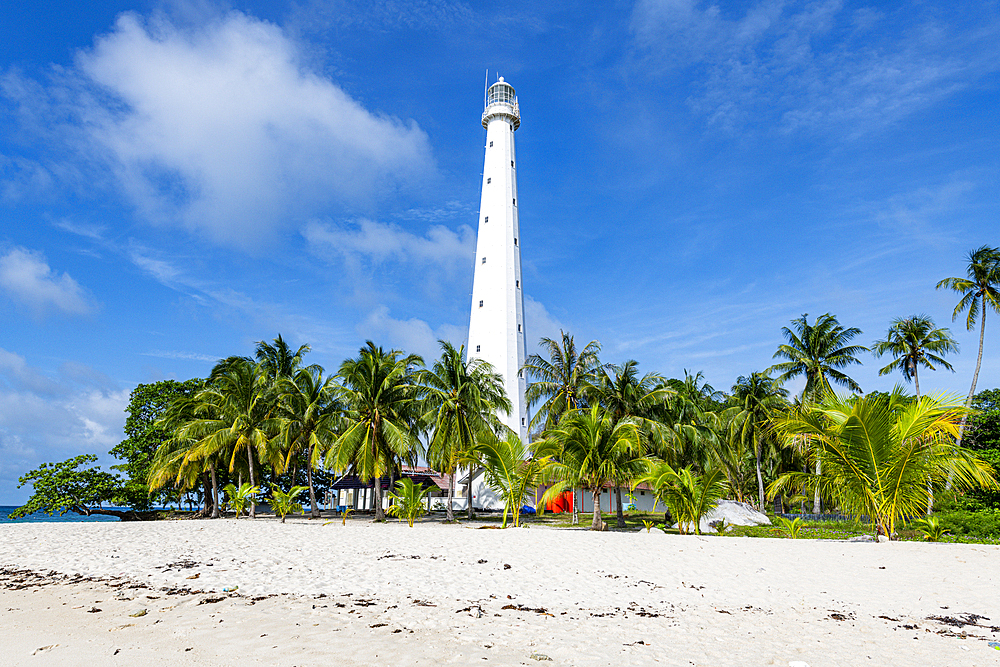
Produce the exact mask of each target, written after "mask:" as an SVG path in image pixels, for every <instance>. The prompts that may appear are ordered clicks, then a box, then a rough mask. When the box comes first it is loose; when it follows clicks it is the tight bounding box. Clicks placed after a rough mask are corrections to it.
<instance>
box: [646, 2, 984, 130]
mask: <svg viewBox="0 0 1000 667" xmlns="http://www.w3.org/2000/svg"><path fill="white" fill-rule="evenodd" d="M978 12H979V13H981V18H982V21H981V23H980V25H978V26H976V28H975V29H969V26H967V25H965V24H964V23H965V22H967V21H975V20H976V19H975V18H973V17H974V16H976V12H970V13H963V12H961V11H958V10H956V12H954V13H953V14H952V15H950V16H941V15H939V14H937V13H936V12H935V10H934V9H933V8H929V7H928V8H924V9H921V8H919V7H918V8H916V9H915V10H914V11H901V12H898V13H887V14H882V13H879V12H874V11H872V10H870V9H861V10H857V11H855V10H853V9H851V8H849V7H846V6H845V3H843V2H842V1H841V0H818V1H814V2H800V3H788V2H779V1H777V0H762V1H760V2H757V3H755V4H753V5H751V6H750V7H749V8H747V9H746V10H745V12H743V13H742V14H736V12H735V11H728V10H726V9H720V7H719V6H718V5H716V4H709V5H706V4H704V3H701V2H697V1H696V0H640V1H639V2H638V3H637V4H636V7H635V10H634V13H633V17H632V28H633V31H634V33H635V37H636V44H637V46H638V55H639V59H640V63H641V66H642V67H643V68H644V69H649V70H652V71H654V72H655V73H656V74H657V75H662V74H664V73H667V72H670V71H676V70H685V71H689V72H691V71H693V72H694V74H695V77H696V79H697V80H698V81H700V82H701V83H700V84H699V85H698V87H697V88H696V90H695V92H694V93H693V94H692V95H691V96H690V97H689V98H688V103H689V104H690V106H691V107H692V109H693V110H695V111H696V112H697V113H699V114H701V115H702V116H703V117H704V118H706V119H707V121H708V123H709V124H711V125H713V126H715V127H717V128H721V129H725V130H729V131H734V132H735V131H741V130H744V129H745V128H747V127H749V126H756V125H761V124H764V123H771V124H773V125H774V126H776V127H778V128H780V129H782V130H784V131H795V130H800V129H814V128H829V127H835V128H840V129H842V130H844V131H846V132H847V133H848V134H849V135H860V134H864V133H866V132H870V131H873V130H878V129H880V128H882V127H884V126H886V125H889V124H891V123H894V122H895V121H897V120H899V119H900V118H903V117H905V116H907V115H909V114H911V113H913V112H915V111H917V110H919V109H923V108H926V107H927V106H929V105H932V104H934V103H936V102H938V101H939V100H941V99H944V98H946V97H947V96H949V95H951V94H953V93H954V92H955V91H957V90H961V89H964V88H968V87H969V86H971V85H973V84H974V82H975V81H977V80H978V79H981V78H982V77H984V76H988V75H989V74H991V73H995V72H996V71H997V70H998V69H1000V64H998V62H1000V61H998V57H1000V48H998V46H997V44H998V43H1000V42H998V40H997V36H998V33H1000V23H998V22H997V20H996V17H995V15H991V14H990V11H989V10H983V9H980V10H978Z"/></svg>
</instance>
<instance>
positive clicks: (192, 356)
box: [142, 350, 226, 361]
mask: <svg viewBox="0 0 1000 667" xmlns="http://www.w3.org/2000/svg"><path fill="white" fill-rule="evenodd" d="M142 355H143V356H146V357H157V358H159V359H185V360H189V361H218V360H219V359H222V358H223V357H225V356H226V355H221V354H220V355H211V354H199V353H197V352H178V351H174V350H152V351H150V352H143V353H142Z"/></svg>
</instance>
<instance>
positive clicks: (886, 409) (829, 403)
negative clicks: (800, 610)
mask: <svg viewBox="0 0 1000 667" xmlns="http://www.w3.org/2000/svg"><path fill="white" fill-rule="evenodd" d="M965 413H966V410H965V408H963V407H962V405H961V403H960V401H958V400H953V399H951V398H949V397H943V396H938V397H930V396H924V397H922V398H921V399H919V400H913V399H911V398H910V397H908V396H906V395H905V394H904V393H903V392H902V390H901V389H900V388H899V387H897V388H895V389H894V390H893V391H892V393H890V394H884V393H878V394H869V395H867V396H863V397H843V396H836V395H833V394H829V395H828V396H827V397H826V398H825V399H824V400H823V402H822V404H820V405H815V406H812V407H811V408H810V409H809V410H808V411H803V412H800V413H789V415H788V416H786V417H780V418H778V419H777V420H776V424H775V425H776V428H778V429H779V430H781V431H782V432H784V433H786V434H789V435H801V436H803V437H806V438H808V439H810V440H812V441H813V442H814V444H815V447H814V451H815V455H816V456H817V458H818V459H819V460H821V461H822V462H823V464H824V465H823V468H824V474H823V476H822V477H819V476H815V475H810V474H809V473H802V472H793V473H785V474H784V475H782V476H781V477H779V478H778V480H776V481H775V482H774V483H773V484H772V485H771V492H772V493H776V492H778V491H781V490H782V489H784V488H787V487H792V488H801V487H803V486H809V485H812V484H816V485H817V486H820V487H822V489H823V491H824V493H825V494H826V495H828V496H829V497H832V498H834V499H835V500H836V501H837V503H838V505H839V506H840V507H841V508H843V509H844V510H846V511H847V512H848V513H850V514H853V515H854V516H856V517H860V516H865V517H868V519H869V520H870V521H871V523H872V525H873V526H874V527H875V529H876V531H877V533H879V534H881V535H885V536H887V537H890V538H891V536H892V535H893V534H894V533H895V528H896V524H897V523H898V522H899V520H900V519H902V518H904V517H907V516H915V515H917V514H920V513H921V512H922V511H923V508H924V506H925V505H926V503H927V495H928V494H927V489H928V482H930V483H931V485H932V486H938V485H940V484H941V483H943V482H944V481H945V480H946V478H947V477H948V474H949V471H950V472H951V473H953V474H954V475H955V479H956V480H957V482H958V485H959V486H961V487H963V488H971V487H974V486H983V487H986V488H997V480H996V479H995V477H994V475H993V471H992V468H991V467H990V466H989V464H987V463H985V462H984V461H982V460H980V459H979V458H977V457H976V456H975V455H974V454H973V453H972V452H970V451H968V450H965V449H962V448H960V447H954V446H953V445H952V444H951V439H952V438H953V437H954V436H955V435H956V434H957V433H958V424H959V422H960V421H961V418H962V415H964V414H965Z"/></svg>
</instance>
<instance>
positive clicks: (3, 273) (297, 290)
mask: <svg viewBox="0 0 1000 667" xmlns="http://www.w3.org/2000/svg"><path fill="white" fill-rule="evenodd" d="M550 5H552V6H550ZM0 25H3V26H4V27H5V30H4V39H3V40H2V41H0V504H10V503H17V502H20V501H21V500H23V498H24V497H25V490H20V491H19V490H16V488H15V486H16V479H17V477H18V476H19V475H20V474H23V473H24V472H25V471H27V470H29V469H30V468H32V467H34V466H36V465H37V464H38V463H39V462H41V461H46V460H62V459H64V458H67V457H69V456H71V455H74V454H76V453H80V452H95V453H102V454H103V453H104V452H106V451H107V450H108V449H109V448H110V447H111V446H113V445H114V444H115V443H116V442H117V441H118V440H120V439H121V437H122V435H121V428H122V424H123V422H124V413H123V412H122V410H123V408H124V406H125V404H126V402H127V398H128V393H129V391H130V390H131V389H132V388H133V387H134V386H135V385H136V384H137V383H140V382H150V381H155V380H160V379H166V378H176V379H186V378H189V377H194V376H204V375H206V374H207V372H208V370H209V369H210V368H211V366H212V363H213V361H214V360H216V359H218V358H219V357H221V356H225V355H229V354H235V353H242V354H245V353H249V352H250V351H251V349H252V346H253V344H254V342H255V341H257V340H261V339H271V338H273V337H274V336H275V335H276V334H278V333H279V332H280V333H282V334H283V335H284V336H285V337H286V338H288V339H289V340H291V341H292V342H293V343H295V344H300V343H309V344H310V345H312V348H313V353H312V354H311V356H310V358H309V360H310V361H312V362H315V363H320V364H322V365H324V366H325V367H326V368H328V369H331V370H333V369H336V367H337V366H338V365H339V363H340V361H341V360H342V359H343V358H345V357H347V356H348V355H352V354H354V353H355V352H356V351H357V349H358V347H359V346H360V345H361V344H362V343H363V342H364V341H365V339H367V338H372V339H374V340H376V341H377V342H379V343H381V344H383V345H385V346H394V347H400V348H404V349H406V350H408V351H415V352H419V353H421V354H424V355H427V356H428V357H430V356H432V355H434V353H435V350H436V344H435V340H436V339H437V338H447V339H450V340H452V341H454V342H456V343H459V342H463V340H464V336H465V334H466V330H467V327H468V309H469V300H470V291H471V284H472V268H473V259H474V258H473V254H474V252H475V247H474V244H475V224H476V214H477V210H476V209H477V206H478V198H479V187H480V180H479V174H480V171H481V168H482V159H483V146H482V143H483V136H484V131H483V129H482V127H481V126H480V124H479V117H480V114H481V111H482V88H481V87H482V85H483V82H484V75H485V72H486V69H487V68H489V70H490V72H491V74H490V76H491V77H495V76H496V73H497V72H499V74H502V75H504V76H505V77H506V79H507V80H508V81H509V82H511V83H512V84H513V85H514V86H515V88H516V89H517V92H518V96H519V100H520V106H521V112H522V125H521V129H520V130H519V131H518V133H517V135H516V140H517V150H518V175H519V179H520V180H519V183H518V186H519V190H520V195H519V197H520V200H521V201H520V202H519V204H520V206H519V209H520V215H521V236H522V243H521V247H522V261H523V267H524V284H525V288H526V290H525V294H526V300H527V302H526V309H525V310H526V332H527V334H528V336H529V352H531V351H534V350H533V345H531V344H530V341H532V340H536V339H537V338H538V337H540V336H543V335H548V336H552V335H555V334H556V333H557V332H558V330H559V328H560V327H562V328H565V329H567V330H569V331H571V332H572V333H573V334H575V336H576V337H577V339H578V340H579V341H581V342H585V341H587V340H591V339H598V340H600V341H601V342H602V344H603V346H604V355H603V356H604V358H605V359H606V360H607V361H613V362H621V361H623V360H625V359H628V358H635V359H637V360H639V362H640V367H641V368H642V369H644V370H649V371H654V370H655V371H659V372H661V373H663V374H665V375H668V376H679V375H681V374H682V373H683V371H684V369H690V370H702V371H704V373H705V375H706V376H707V378H708V380H709V381H710V382H711V383H712V384H714V385H715V386H716V387H718V388H728V387H729V386H730V385H731V384H732V383H733V381H734V380H735V378H736V377H737V376H738V375H741V374H746V373H748V372H751V371H754V370H760V369H763V368H765V367H767V366H768V365H769V364H770V363H771V355H772V354H773V352H774V350H775V348H776V346H777V345H778V344H779V343H780V342H781V335H780V329H781V327H782V326H784V325H786V324H787V323H788V322H789V320H791V319H793V318H795V317H798V316H799V315H801V314H802V313H809V314H810V316H815V315H818V314H821V313H825V312H832V313H834V314H835V315H837V316H838V317H839V318H840V321H841V322H842V323H843V324H845V325H848V326H857V327H860V328H861V329H863V330H864V335H863V336H862V337H861V342H862V343H864V344H870V343H871V341H873V340H875V339H876V338H877V337H879V336H881V335H882V334H883V333H884V330H885V329H886V328H887V326H888V324H889V322H890V320H891V319H892V318H894V317H899V316H907V315H911V314H915V313H927V314H929V315H931V316H932V317H934V318H935V320H936V321H937V322H938V323H939V324H940V325H947V326H952V329H953V331H954V333H955V335H956V337H957V338H958V340H959V341H960V343H961V346H962V351H961V354H960V355H957V356H955V357H954V359H953V363H954V366H955V369H956V373H954V374H951V373H946V372H938V373H935V374H930V375H925V376H924V380H923V382H922V387H925V388H927V389H929V390H943V391H954V392H966V391H968V386H969V383H970V381H971V375H972V369H973V366H974V364H975V353H976V348H977V338H976V336H975V334H974V333H967V332H966V331H965V328H964V326H962V324H961V323H956V324H954V325H952V324H951V310H952V308H953V307H954V304H955V303H956V302H957V299H956V297H955V296H953V295H952V294H950V293H944V292H938V291H935V289H934V285H935V283H936V282H937V281H938V280H939V279H940V278H943V277H946V276H952V275H961V274H962V273H963V271H964V256H965V254H966V253H967V252H968V251H969V250H971V249H972V248H974V247H977V246H979V245H982V244H990V245H1000V200H998V189H997V184H998V182H1000V158H998V152H997V150H996V148H997V146H998V145H1000V131H998V124H997V120H996V119H997V115H996V113H997V112H996V109H997V107H998V102H1000V95H998V85H1000V75H998V73H1000V12H998V4H997V2H996V1H985V2H913V3H899V4H894V5H888V4H865V3H854V2H840V1H822V0H821V1H818V2H780V1H763V2H748V3H720V4H712V3H706V2H694V1H692V0H637V1H636V2H609V3H593V4H591V3H559V4H558V5H557V4H555V3H536V2H498V3H468V4H466V3H461V2H436V1H434V0H423V1H421V2H413V3H409V2H393V1H391V0H390V1H385V0H380V1H378V2H357V3H348V2H318V1H317V2H310V1H308V0H298V1H297V2H279V1H276V2H232V3H230V4H217V3H212V2H199V1H197V0H190V1H187V2H163V3H161V2H144V1H137V2H100V1H97V2H91V3H78V2H74V3H70V2H50V3H44V4H43V5H39V3H36V2H27V1H26V0H11V1H9V2H4V3H3V4H2V5H0ZM864 361H865V365H864V366H863V367H861V368H857V369H856V370H855V371H854V372H853V373H852V375H853V376H854V377H855V378H856V379H857V380H858V381H859V382H860V383H861V385H862V387H863V388H864V389H865V390H872V389H887V388H889V387H891V386H892V385H893V384H894V383H896V382H899V381H900V378H898V377H892V376H890V377H879V376H878V374H877V369H878V368H879V367H880V365H881V364H879V363H878V362H877V361H876V360H873V359H871V358H865V359H864ZM884 363H885V362H883V364H884ZM998 372H1000V332H998V331H997V327H996V326H993V327H992V328H990V327H988V329H987V346H986V353H985V358H984V361H983V371H982V373H981V376H980V386H981V387H983V388H986V387H992V386H996V384H997V382H996V379H997V374H998ZM792 388H793V389H794V388H795V387H794V386H793V387H792Z"/></svg>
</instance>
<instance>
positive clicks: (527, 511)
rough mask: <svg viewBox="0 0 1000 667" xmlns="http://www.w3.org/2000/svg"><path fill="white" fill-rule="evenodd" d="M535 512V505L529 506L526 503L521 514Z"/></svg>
mask: <svg viewBox="0 0 1000 667" xmlns="http://www.w3.org/2000/svg"><path fill="white" fill-rule="evenodd" d="M534 513H535V508H534V507H528V506H527V505H525V506H524V507H522V508H521V514H534Z"/></svg>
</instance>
